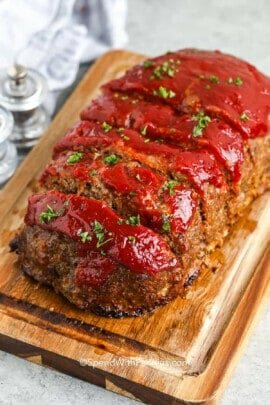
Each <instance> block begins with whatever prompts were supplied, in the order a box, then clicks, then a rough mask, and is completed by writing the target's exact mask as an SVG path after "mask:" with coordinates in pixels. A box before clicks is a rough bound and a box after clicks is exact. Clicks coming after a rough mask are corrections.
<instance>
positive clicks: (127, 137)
mask: <svg viewBox="0 0 270 405" xmlns="http://www.w3.org/2000/svg"><path fill="white" fill-rule="evenodd" d="M121 138H122V139H124V141H129V140H130V138H129V136H127V135H125V134H123V135H121Z"/></svg>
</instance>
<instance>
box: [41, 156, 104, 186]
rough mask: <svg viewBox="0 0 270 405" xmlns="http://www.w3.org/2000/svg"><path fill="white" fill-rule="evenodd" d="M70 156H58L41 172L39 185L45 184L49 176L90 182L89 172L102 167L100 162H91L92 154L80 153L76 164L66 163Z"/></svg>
mask: <svg viewBox="0 0 270 405" xmlns="http://www.w3.org/2000/svg"><path fill="white" fill-rule="evenodd" d="M70 156H72V152H64V153H62V154H59V155H58V156H57V158H56V159H54V160H53V161H52V163H50V164H49V165H48V166H47V167H46V168H45V170H44V171H43V173H42V175H41V177H40V182H41V184H43V183H45V182H46V180H47V179H48V177H51V176H52V177H56V176H57V177H62V178H66V179H75V180H76V179H78V180H82V181H85V182H87V181H89V182H90V181H91V172H92V171H93V170H98V169H99V168H100V167H101V166H102V163H101V162H100V161H98V160H93V154H92V153H88V152H86V153H85V152H84V153H82V156H81V158H80V161H79V162H76V163H68V158H69V157H70Z"/></svg>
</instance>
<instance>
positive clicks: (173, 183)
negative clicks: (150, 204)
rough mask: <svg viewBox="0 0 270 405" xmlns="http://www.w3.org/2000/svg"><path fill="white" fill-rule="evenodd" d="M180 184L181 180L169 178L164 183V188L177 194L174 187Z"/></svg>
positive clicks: (171, 193)
mask: <svg viewBox="0 0 270 405" xmlns="http://www.w3.org/2000/svg"><path fill="white" fill-rule="evenodd" d="M178 185H179V182H178V181H177V180H169V181H166V183H164V185H163V190H168V191H169V194H170V195H174V194H175V190H174V188H175V187H176V186H178Z"/></svg>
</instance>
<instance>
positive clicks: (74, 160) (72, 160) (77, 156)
mask: <svg viewBox="0 0 270 405" xmlns="http://www.w3.org/2000/svg"><path fill="white" fill-rule="evenodd" d="M82 157H83V153H81V152H74V153H72V155H70V156H69V157H68V158H67V163H68V164H73V163H78V162H80V160H81V159H82Z"/></svg>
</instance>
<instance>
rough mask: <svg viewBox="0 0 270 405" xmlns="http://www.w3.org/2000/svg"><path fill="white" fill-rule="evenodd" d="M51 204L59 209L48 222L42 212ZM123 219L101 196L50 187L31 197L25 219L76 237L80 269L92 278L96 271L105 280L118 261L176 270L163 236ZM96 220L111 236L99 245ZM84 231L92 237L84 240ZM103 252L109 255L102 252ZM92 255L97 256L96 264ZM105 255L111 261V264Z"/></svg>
mask: <svg viewBox="0 0 270 405" xmlns="http://www.w3.org/2000/svg"><path fill="white" fill-rule="evenodd" d="M48 206H49V207H51V208H52V209H53V210H54V211H55V212H57V213H59V216H58V217H56V218H53V219H52V220H50V221H49V222H48V223H46V222H41V221H40V214H41V213H42V212H45V211H46V210H47V209H48ZM120 219H121V218H120V217H119V216H118V215H117V214H116V213H115V212H114V211H113V210H112V209H110V208H109V207H108V206H106V204H104V203H103V202H101V201H99V200H95V199H92V198H86V197H80V196H77V195H66V194H63V193H60V192H57V191H49V192H47V193H44V194H36V195H33V196H31V197H30V198H29V204H28V211H27V214H26V217H25V223H26V224H27V225H29V226H33V225H38V226H40V227H41V228H43V229H46V230H50V231H55V232H59V233H61V234H63V235H66V236H68V237H69V238H71V239H73V240H75V241H76V242H77V246H78V256H79V265H78V267H79V269H80V270H79V273H80V274H82V273H83V274H86V273H87V274H89V280H93V279H94V278H95V277H94V275H93V274H97V280H99V282H102V281H104V279H102V275H103V276H104V277H106V274H109V273H110V272H111V271H113V270H114V269H115V268H116V266H117V265H123V266H126V267H127V268H129V269H130V270H131V271H134V272H136V273H146V274H149V275H154V274H155V273H157V272H159V271H168V270H173V269H175V268H176V267H177V266H178V261H177V259H176V257H175V256H174V254H173V253H172V252H171V250H170V248H169V246H168V244H167V243H166V242H165V240H164V239H163V238H161V237H160V236H158V235H157V234H156V233H154V232H153V231H151V230H149V229H148V228H145V227H144V226H142V225H136V226H132V225H127V224H125V223H123V224H119V220H120ZM94 221H98V222H99V224H101V226H102V229H103V233H104V239H105V240H108V242H106V243H104V244H103V245H102V246H101V247H100V248H99V247H98V245H97V242H98V239H97V234H96V233H95V231H94V224H95V222H94ZM81 231H83V232H88V234H89V236H91V238H92V240H90V241H86V242H82V240H81V237H80V232H81ZM131 237H132V238H131ZM102 252H103V253H104V254H106V256H103V255H102ZM89 255H90V256H89ZM88 258H89V260H88ZM92 258H95V261H94V264H93V265H92ZM104 258H105V259H104ZM106 259H107V260H108V261H109V262H108V268H107V267H106V266H107V264H106V263H107V261H106ZM82 269H85V270H82ZM85 272H86V273H85ZM104 274H105V275H104ZM85 277H86V276H85ZM101 279H102V280H101Z"/></svg>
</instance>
